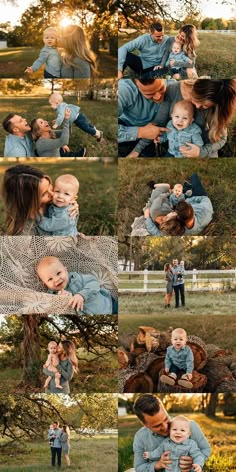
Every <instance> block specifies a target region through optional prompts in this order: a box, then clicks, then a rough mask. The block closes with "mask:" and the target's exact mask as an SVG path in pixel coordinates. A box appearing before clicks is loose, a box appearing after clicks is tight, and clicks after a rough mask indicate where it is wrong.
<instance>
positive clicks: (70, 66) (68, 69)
mask: <svg viewBox="0 0 236 472" xmlns="http://www.w3.org/2000/svg"><path fill="white" fill-rule="evenodd" d="M43 42H44V47H43V48H42V49H41V51H40V54H39V57H38V58H37V59H36V60H35V61H34V63H33V64H32V65H31V66H28V67H27V68H26V69H25V72H26V73H27V74H33V73H34V72H36V71H37V70H38V69H40V67H41V66H43V65H44V66H45V69H44V78H45V79H56V78H60V77H63V78H64V79H89V78H90V77H94V76H96V75H97V59H96V56H95V54H94V53H93V51H92V50H91V48H90V45H89V42H88V39H87V38H86V35H85V33H84V31H83V29H82V28H81V27H80V26H78V25H68V26H66V27H64V28H63V29H62V30H61V32H60V33H59V32H58V30H57V29H56V28H54V27H49V28H46V29H45V31H44V33H43Z"/></svg>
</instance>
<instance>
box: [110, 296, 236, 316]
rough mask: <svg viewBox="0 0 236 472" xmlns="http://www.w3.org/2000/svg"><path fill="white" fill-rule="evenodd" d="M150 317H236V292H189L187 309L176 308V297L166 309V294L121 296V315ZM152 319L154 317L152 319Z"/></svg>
mask: <svg viewBox="0 0 236 472" xmlns="http://www.w3.org/2000/svg"><path fill="white" fill-rule="evenodd" d="M126 313H129V314H135V315H141V314H143V313H146V314H147V318H146V323H147V320H148V315H152V316H153V314H154V313H158V314H164V313H165V314H166V315H171V314H173V316H175V317H176V316H179V315H180V314H183V313H185V314H186V315H188V316H191V315H204V316H207V315H212V314H213V313H214V315H232V314H233V315H235V314H236V292H188V293H187V294H186V307H185V308H181V307H180V308H179V309H175V308H174V296H173V298H172V300H171V308H169V309H167V310H165V309H164V294H162V293H147V294H143V293H140V294H135V293H134V294H130V293H129V294H124V293H123V294H122V293H120V294H119V314H126ZM151 319H152V317H151ZM168 319H169V318H168Z"/></svg>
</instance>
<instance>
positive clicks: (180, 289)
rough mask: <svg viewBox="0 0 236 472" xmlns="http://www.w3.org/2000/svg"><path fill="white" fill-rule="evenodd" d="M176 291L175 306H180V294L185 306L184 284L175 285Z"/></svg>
mask: <svg viewBox="0 0 236 472" xmlns="http://www.w3.org/2000/svg"><path fill="white" fill-rule="evenodd" d="M173 288H174V291H175V306H176V307H178V306H179V294H180V297H181V305H182V306H185V294H184V284H179V285H174V287H173Z"/></svg>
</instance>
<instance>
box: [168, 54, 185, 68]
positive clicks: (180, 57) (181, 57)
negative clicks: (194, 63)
mask: <svg viewBox="0 0 236 472" xmlns="http://www.w3.org/2000/svg"><path fill="white" fill-rule="evenodd" d="M172 59H174V60H175V63H174V65H173V66H172V68H173V69H177V70H178V69H180V68H181V67H182V66H183V64H187V63H189V64H190V62H189V58H188V57H187V56H186V54H185V53H184V52H183V51H181V52H179V53H178V54H174V53H173V52H171V53H170V55H169V57H168V60H167V61H166V66H169V65H170V61H171V60H172Z"/></svg>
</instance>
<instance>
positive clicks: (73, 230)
mask: <svg viewBox="0 0 236 472" xmlns="http://www.w3.org/2000/svg"><path fill="white" fill-rule="evenodd" d="M70 207H72V205H67V206H66V207H63V208H60V207H57V206H56V205H53V204H52V205H50V206H49V207H48V209H47V215H46V216H42V217H41V219H40V221H39V223H38V228H40V230H42V234H46V233H49V234H50V235H52V236H77V234H78V229H77V223H78V217H76V218H71V216H70V213H69V212H68V208H70ZM39 234H40V231H39Z"/></svg>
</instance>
